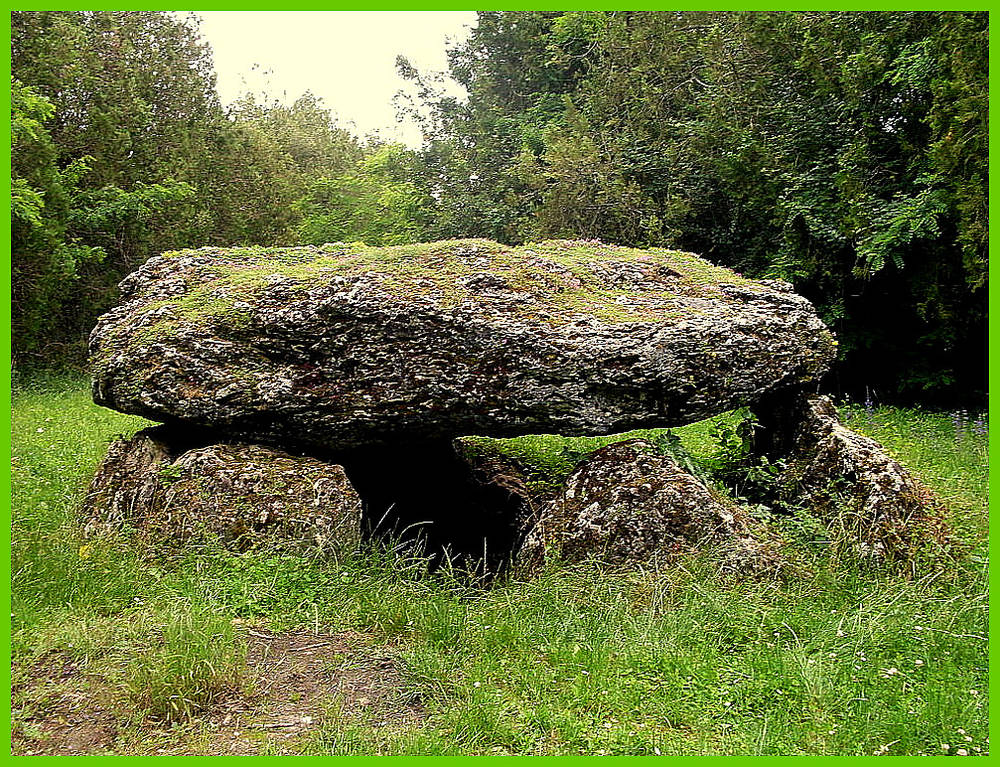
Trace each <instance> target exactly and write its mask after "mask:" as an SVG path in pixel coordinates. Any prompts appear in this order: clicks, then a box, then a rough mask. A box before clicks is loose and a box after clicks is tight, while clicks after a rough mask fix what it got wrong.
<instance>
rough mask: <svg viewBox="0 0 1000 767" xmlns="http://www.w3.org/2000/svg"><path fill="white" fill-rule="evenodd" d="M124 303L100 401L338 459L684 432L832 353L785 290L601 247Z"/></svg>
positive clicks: (211, 268) (171, 282)
mask: <svg viewBox="0 0 1000 767" xmlns="http://www.w3.org/2000/svg"><path fill="white" fill-rule="evenodd" d="M121 288H122V293H123V300H122V303H121V304H120V305H119V306H118V307H117V308H115V309H113V310H112V311H111V312H109V313H108V314H106V315H104V316H103V317H102V318H101V319H100V321H99V322H98V324H97V327H96V328H95V329H94V332H93V335H92V336H91V346H90V350H91V363H92V367H93V374H94V380H93V395H94V400H95V401H96V402H97V403H99V404H101V405H106V406H107V407H111V408H114V409H116V410H120V411H122V412H125V413H135V414H139V415H143V416H146V417H148V418H152V419H154V420H158V421H164V422H172V421H182V422H185V423H187V424H189V425H191V424H194V425H202V426H207V427H211V428H213V429H215V430H218V431H220V432H222V433H225V434H228V435H231V436H232V437H235V438H250V439H252V440H253V441H257V442H261V441H265V442H266V441H271V442H277V443H279V444H302V445H310V446H315V447H320V448H323V449H333V450H344V449H351V448H354V447H359V446H365V445H379V444H390V443H391V444H399V443H400V442H405V441H408V440H412V441H421V440H427V439H439V438H443V439H451V438H454V437H458V436H461V435H473V434H483V435H488V436H493V437H505V436H516V435H521V434H530V433H546V432H555V433H559V434H564V435H583V434H591V435H596V434H609V433H616V432H621V431H625V430H628V429H633V428H640V427H651V426H673V425H679V424H684V423H688V422H691V421H694V420H698V419H701V418H706V417H709V416H712V415H715V414H717V413H721V412H724V411H726V410H730V409H732V408H734V407H739V406H742V405H747V404H752V403H753V402H755V401H757V400H758V399H759V398H761V397H762V396H764V395H766V394H768V393H771V392H774V391H775V390H783V389H786V388H788V389H799V388H802V387H805V386H808V385H810V383H811V382H814V381H816V379H818V377H820V376H821V375H822V374H823V373H824V372H826V370H827V369H828V367H829V365H830V363H831V362H832V360H833V357H834V352H835V342H834V340H833V337H832V336H831V334H830V332H829V331H828V330H827V328H826V327H825V326H824V325H823V323H822V322H821V321H820V319H819V318H818V316H817V315H816V312H815V311H814V309H813V307H812V306H811V305H810V304H809V302H808V301H807V300H805V299H804V298H802V297H801V296H798V295H796V294H795V293H793V292H792V291H791V288H790V286H788V285H787V284H785V283H781V282H775V281H763V282H761V281H753V280H748V279H744V278H742V277H740V276H738V275H736V274H734V273H733V272H730V271H728V270H726V269H722V268H719V267H716V266H713V265H711V264H709V263H708V262H707V261H705V260H703V259H701V258H699V257H697V256H695V255H692V254H689V253H681V252H676V251H668V250H659V249H651V250H637V249H630V248H624V247H617V246H611V245H603V244H601V243H597V242H592V241H586V242H584V241H547V242H542V243H535V244H530V245H525V246H521V247H516V248H515V247H508V246H504V245H500V244H497V243H494V242H489V241H486V240H453V241H446V242H437V243H429V244H421V245H409V246H399V247H387V248H375V247H366V246H363V245H345V244H334V245H327V246H323V247H320V248H315V247H307V248H275V249H261V248H251V249H229V250H219V249H210V248H203V249H200V250H193V251H179V252H173V253H165V254H163V255H162V256H158V257H156V258H153V259H151V260H150V261H148V262H147V263H146V264H145V265H144V266H143V267H142V268H140V269H139V270H138V271H137V272H135V273H133V274H131V275H130V276H128V277H127V278H126V279H125V280H124V281H123V282H122V284H121Z"/></svg>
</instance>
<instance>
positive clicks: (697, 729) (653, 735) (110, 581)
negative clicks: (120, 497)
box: [12, 375, 988, 755]
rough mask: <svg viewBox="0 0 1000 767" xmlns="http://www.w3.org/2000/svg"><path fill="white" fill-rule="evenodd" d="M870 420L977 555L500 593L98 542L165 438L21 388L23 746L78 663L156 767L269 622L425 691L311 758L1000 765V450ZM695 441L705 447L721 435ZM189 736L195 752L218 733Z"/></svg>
mask: <svg viewBox="0 0 1000 767" xmlns="http://www.w3.org/2000/svg"><path fill="white" fill-rule="evenodd" d="M845 413H846V414H847V415H848V416H849V423H850V425H851V426H853V427H854V428H857V429H859V430H860V431H863V432H865V433H867V434H870V435H871V436H873V437H875V438H876V439H879V440H880V441H882V442H883V444H885V445H886V446H887V447H888V448H889V449H890V451H891V452H893V453H894V454H895V455H896V456H897V457H898V458H900V459H901V460H902V461H903V462H904V463H906V464H907V465H909V466H910V467H912V468H913V469H914V470H915V471H916V472H917V473H918V474H919V475H920V476H921V477H922V478H923V479H924V481H925V482H927V483H928V484H929V485H930V486H931V487H933V488H934V489H935V490H936V491H937V492H938V493H940V494H941V495H942V496H943V497H945V498H946V500H947V501H948V502H949V504H950V506H951V509H952V521H953V524H954V527H955V529H956V531H957V534H958V535H959V536H960V537H961V538H962V540H963V541H965V542H966V543H967V544H968V545H967V547H966V551H965V553H964V554H963V555H962V558H961V559H960V560H958V561H955V562H952V563H951V564H950V565H949V567H947V568H946V569H943V570H939V571H935V572H933V573H930V574H928V575H926V576H924V577H922V578H920V579H916V580H908V579H906V578H904V577H902V576H899V575H895V574H893V573H890V572H883V571H879V570H871V569H868V570H866V569H863V568H862V567H860V566H858V565H855V564H852V563H851V562H850V561H843V560H842V561H838V562H834V561H832V560H831V559H830V558H829V557H823V556H822V555H821V554H820V555H815V554H814V555H813V571H814V574H813V576H812V577H810V578H799V579H795V580H790V581H788V582H777V581H775V582H760V581H753V582H732V581H725V580H720V579H719V578H718V577H717V576H715V575H714V574H713V572H712V571H711V569H710V567H708V565H707V563H706V562H704V561H702V560H700V559H699V558H698V557H692V558H690V559H687V560H684V561H683V562H682V563H680V564H679V565H678V566H675V567H672V568H670V569H669V570H661V571H656V570H649V571H639V572H631V573H621V572H614V571H610V570H603V569H602V568H600V567H598V566H596V565H593V564H590V565H584V566H579V567H573V568H562V569H555V568H553V569H550V570H548V571H546V572H545V573H544V574H543V575H542V576H541V577H539V578H537V579H534V580H532V581H530V582H506V583H502V584H499V585H497V586H495V587H493V588H491V589H478V588H474V587H472V586H470V585H468V584H467V583H465V582H463V581H462V580H461V579H460V578H457V577H450V576H449V575H448V574H441V575H437V576H434V577H427V576H425V575H422V574H421V572H420V568H419V563H409V564H408V563H406V562H399V561H392V560H389V559H387V558H386V557H380V556H378V555H375V554H372V553H371V552H368V553H363V554H359V555H358V556H356V557H354V558H353V559H351V560H349V561H347V562H341V563H339V564H338V565H337V566H334V565H333V564H331V563H326V562H323V561H321V560H317V561H303V560H302V559H299V558H296V557H290V556H279V555H274V554H268V553H258V554H253V555H250V554H246V555H235V554H229V553H226V552H223V551H219V550H212V549H199V550H191V551H188V552H186V553H184V554H180V555H171V556H169V557H168V556H166V555H163V554H161V553H158V552H155V551H150V550H146V549H143V548H142V547H141V546H138V545H136V544H135V543H134V542H133V541H131V540H129V539H128V538H127V537H126V536H124V535H121V536H108V537H105V538H103V539H99V540H96V541H95V540H84V539H83V538H82V537H81V535H80V531H79V528H78V526H77V524H76V522H75V520H74V516H73V512H74V507H75V505H76V504H77V503H78V501H79V498H80V494H81V492H82V490H83V488H84V487H85V485H86V482H87V481H88V480H89V477H90V475H91V473H92V472H93V469H94V466H95V464H96V462H97V461H98V460H99V458H100V456H101V455H102V454H103V452H104V450H105V449H106V446H107V444H108V442H109V441H110V440H111V439H113V438H114V437H115V436H116V435H118V434H123V433H124V434H127V433H131V432H133V431H135V430H136V429H138V428H140V427H141V426H142V425H143V424H144V422H143V421H142V420H141V419H138V418H135V417H130V416H123V415H119V414H116V413H112V412H110V411H107V410H103V409H101V408H98V407H96V406H94V405H93V404H91V402H90V399H89V393H88V391H87V388H86V384H85V382H84V381H82V380H81V379H79V378H76V377H73V376H68V375H67V376H55V375H53V376H47V377H34V378H32V379H31V380H29V381H23V382H19V383H18V385H17V387H16V392H15V397H14V404H13V429H14V444H13V483H14V500H13V510H14V520H13V576H12V586H13V612H14V618H13V633H12V648H13V656H14V684H15V694H14V700H13V717H14V727H15V731H18V728H20V732H21V734H22V736H25V737H36V738H44V737H45V736H46V735H45V732H44V731H42V730H39V727H38V724H37V723H38V722H39V721H43V719H44V715H45V713H46V711H48V710H54V708H57V704H58V699H57V696H55V693H53V689H55V688H53V687H52V686H51V685H32V684H31V683H30V682H31V680H32V676H33V675H37V673H38V669H39V668H42V667H45V666H46V665H51V659H52V658H55V657H59V658H66V659H69V660H70V661H72V662H73V663H74V664H76V665H77V666H79V667H80V668H82V669H83V670H84V671H85V672H86V674H85V675H84V676H83V677H82V679H83V681H81V682H80V684H81V685H83V687H82V691H83V693H86V692H87V690H88V689H89V688H88V687H87V684H88V682H87V681H86V680H87V679H91V678H98V677H99V678H101V679H103V680H105V683H104V684H105V687H104V693H103V694H104V695H105V698H104V699H102V700H103V703H102V705H103V707H104V708H105V709H106V710H107V711H110V712H112V715H113V716H115V717H117V718H118V720H119V726H120V728H121V732H122V733H123V735H121V736H120V737H119V739H118V741H117V743H118V746H116V748H117V749H119V750H121V751H123V752H135V753H140V752H141V753H147V752H149V753H155V752H156V750H157V748H159V747H161V746H162V745H163V741H164V738H166V737H167V736H166V735H164V730H163V729H162V728H161V727H159V726H158V725H156V726H154V724H155V723H156V722H159V721H163V720H167V719H170V718H177V719H179V720H183V719H184V715H185V714H186V715H188V717H189V718H190V721H191V722H195V723H196V722H197V721H198V710H199V709H202V708H205V707H208V708H211V706H212V705H214V702H215V701H216V700H218V699H219V697H220V696H223V697H224V696H225V695H226V694H227V691H230V690H232V689H235V688H238V687H239V686H240V685H242V684H245V682H246V680H245V679H243V678H242V677H241V669H242V663H243V660H242V658H243V654H244V652H245V650H244V641H245V635H244V633H243V628H242V627H246V626H260V627H266V628H268V629H269V630H271V631H279V632H280V631H285V630H289V629H310V630H314V631H315V630H317V629H318V630H319V631H320V632H337V631H353V632H359V633H361V634H363V635H365V636H366V637H369V638H370V639H371V641H372V642H374V643H376V644H377V645H379V646H383V647H386V648H391V650H392V651H393V653H395V655H396V657H398V659H399V663H400V666H401V669H402V671H403V678H404V682H403V684H404V687H405V689H404V690H403V691H402V693H403V694H407V695H413V696H417V697H418V698H419V699H420V700H421V701H422V705H423V709H424V711H425V716H424V717H423V718H421V719H420V720H419V721H415V722H410V723H406V722H402V723H397V724H395V725H393V726H389V727H384V728H376V727H371V726H369V725H367V724H366V723H365V722H363V721H361V720H360V719H358V717H357V716H354V715H352V714H351V712H350V711H348V710H347V709H344V710H343V711H342V712H341V713H340V714H339V715H338V714H337V713H336V710H337V708H336V705H334V706H333V707H332V709H331V710H332V712H333V713H332V714H331V715H330V716H329V717H328V718H326V719H325V721H324V722H323V723H322V724H321V725H320V726H319V727H317V728H314V729H312V730H310V731H309V733H308V734H307V735H306V736H304V737H303V738H301V739H299V740H297V741H296V742H295V743H296V745H295V749H296V750H297V751H298V752H300V753H307V754H330V753H336V754H400V753H405V754H506V753H514V754H567V753H570V754H571V753H586V754H656V753H660V754H703V753H704V754H708V753H711V754H846V755H855V754H857V755H863V754H877V753H887V754H942V753H957V752H958V749H964V750H966V751H967V752H969V753H985V752H987V751H988V740H987V734H988V733H987V726H988V714H987V711H988V695H987V692H988V677H987V642H986V632H987V599H986V529H987V516H986V454H985V438H984V437H982V436H980V435H977V434H975V433H972V432H971V431H969V430H964V431H962V432H957V431H956V428H955V425H954V421H953V418H952V416H950V415H949V414H946V413H941V414H937V413H927V412H921V411H914V410H901V409H892V408H880V409H877V410H873V411H868V410H865V409H864V408H856V407H852V408H847V409H846V410H845ZM676 431H677V433H678V434H679V435H680V437H681V439H682V441H684V443H685V447H686V448H687V449H689V450H691V451H692V452H694V453H695V454H699V452H700V453H701V454H704V452H705V448H706V446H707V445H708V442H707V439H708V434H709V431H708V428H707V426H706V425H704V424H701V425H695V426H694V427H688V428H685V429H679V430H676ZM171 701H173V704H172V703H171ZM137 707H138V709H139V710H138V711H137V710H136V709H137ZM192 717H193V718H192ZM151 722H152V723H154V724H151ZM192 728H193V729H192ZM170 732H171V733H173V734H171V735H170V736H169V737H170V738H173V739H174V741H176V740H177V739H178V738H179V739H181V740H182V741H183V740H184V739H185V738H188V739H189V741H190V742H189V744H188V747H190V748H201V747H202V745H201V744H202V739H204V738H205V737H207V736H206V735H205V731H204V730H203V729H198V728H197V727H195V725H193V724H192V725H189V726H188V729H185V728H184V727H181V728H180V729H176V728H175V729H174V730H170ZM942 744H947V745H948V749H947V750H946V751H945V750H943V746H942ZM261 748H262V749H264V750H266V749H267V748H270V746H261Z"/></svg>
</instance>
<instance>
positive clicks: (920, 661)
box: [913, 658, 924, 666]
mask: <svg viewBox="0 0 1000 767" xmlns="http://www.w3.org/2000/svg"><path fill="white" fill-rule="evenodd" d="M913 665H914V666H923V665H924V662H923V661H922V660H920V658H917V659H916V660H915V661H913Z"/></svg>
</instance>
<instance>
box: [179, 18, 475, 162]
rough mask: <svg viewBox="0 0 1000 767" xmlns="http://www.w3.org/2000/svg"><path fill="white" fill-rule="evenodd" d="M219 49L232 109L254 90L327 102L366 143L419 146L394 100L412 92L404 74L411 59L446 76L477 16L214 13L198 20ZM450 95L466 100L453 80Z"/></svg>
mask: <svg viewBox="0 0 1000 767" xmlns="http://www.w3.org/2000/svg"><path fill="white" fill-rule="evenodd" d="M196 15H197V16H199V17H201V20H202V22H201V33H202V36H203V38H204V39H205V40H206V41H207V42H208V43H209V44H210V45H211V46H212V50H213V52H214V56H215V70H216V74H217V77H218V90H219V97H220V98H221V99H222V103H223V104H224V105H228V104H230V103H232V102H233V101H234V100H235V99H236V98H237V97H238V96H240V95H241V94H243V93H246V92H247V91H250V92H252V93H257V94H259V93H261V92H266V93H268V94H269V95H270V96H272V97H274V98H278V99H280V100H282V101H283V102H285V103H286V104H289V105H290V104H292V102H294V101H295V99H296V98H298V97H299V96H300V95H302V94H303V93H304V92H305V91H307V90H308V91H312V93H313V94H315V95H316V96H319V97H320V98H321V99H322V100H323V103H324V105H325V106H326V107H327V108H328V109H331V110H332V111H333V112H334V114H335V115H336V117H337V121H338V123H339V124H340V125H341V126H343V127H346V128H348V129H349V130H351V131H352V132H353V133H355V134H356V135H358V136H365V135H367V134H369V133H372V132H378V134H379V135H380V137H381V138H382V139H384V140H389V141H401V142H403V143H405V144H407V145H409V146H411V147H417V146H419V145H420V140H421V136H420V130H419V128H418V127H417V125H416V123H415V122H413V121H412V120H410V121H406V122H404V123H399V122H398V121H397V119H396V110H395V108H394V106H393V96H394V95H395V94H396V92H397V91H399V90H400V89H402V88H405V87H406V85H407V83H406V81H405V80H403V79H401V78H400V77H399V75H397V74H396V56H397V55H399V54H402V55H404V56H406V57H407V58H408V59H409V60H410V62H411V63H412V64H413V65H414V66H415V67H416V68H417V69H418V70H419V71H421V72H426V71H436V72H444V71H446V70H447V67H448V62H447V58H446V56H445V49H446V44H447V43H448V42H449V41H456V40H457V41H461V40H463V39H465V36H466V35H467V34H468V32H469V29H470V28H471V27H472V26H474V25H475V22H476V14H475V13H474V12H445V11H409V12H396V11H368V12H362V11H322V12H312V11H309V12H306V11H298V12H271V11H214V12H207V11H204V12H199V13H197V14H196ZM446 92H447V93H449V94H452V95H456V96H463V95H464V91H463V89H462V87H461V86H460V85H458V84H457V83H455V82H454V81H451V80H449V81H448V90H447V91H446Z"/></svg>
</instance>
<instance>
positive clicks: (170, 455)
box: [82, 427, 361, 554]
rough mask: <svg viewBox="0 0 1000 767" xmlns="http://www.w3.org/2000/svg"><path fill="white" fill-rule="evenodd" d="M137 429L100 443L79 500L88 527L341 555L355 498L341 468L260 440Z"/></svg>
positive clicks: (356, 519)
mask: <svg viewBox="0 0 1000 767" xmlns="http://www.w3.org/2000/svg"><path fill="white" fill-rule="evenodd" d="M173 434H176V432H174V431H172V430H170V429H166V428H164V427H154V428H152V429H146V430H143V431H141V432H139V433H138V434H136V435H135V436H134V437H132V438H131V439H128V440H118V441H117V442H115V443H113V444H112V445H111V447H110V448H109V450H108V453H107V456H106V457H105V459H104V461H103V462H102V463H101V466H100V467H99V468H98V470H97V473H96V475H95V477H94V479H93V481H92V483H91V486H90V489H89V491H88V492H87V495H86V499H85V502H84V505H83V508H82V515H83V518H84V520H85V523H86V529H87V530H88V531H89V532H91V533H93V532H96V531H99V530H101V529H104V528H109V527H119V526H122V525H126V526H129V527H132V528H135V529H136V530H137V531H139V532H140V534H141V535H143V536H145V537H147V538H149V539H153V540H157V541H161V542H171V543H176V544H186V543H190V542H197V541H201V542H207V541H211V542H213V543H218V544H221V545H223V546H225V547H227V548H231V549H235V550H245V549H248V548H260V547H264V546H266V547H270V548H277V549H282V550H297V551H307V550H309V551H322V552H324V553H339V554H346V553H348V552H350V551H353V550H354V549H355V548H356V547H357V545H358V543H359V537H360V519H361V500H360V498H359V497H358V495H357V493H356V492H355V491H354V488H353V487H352V486H351V484H350V482H349V481H348V479H347V476H346V475H345V473H344V470H343V468H342V467H340V466H337V465H335V464H330V463H327V462H324V461H320V460H317V459H315V458H309V457H302V456H296V455H291V454H289V453H286V452H283V451H280V450H275V449H273V448H269V447H263V446H260V445H242V444H211V445H203V446H200V447H194V448H189V446H187V445H184V444H183V443H180V442H178V440H177V438H176V437H175V436H172V435H173Z"/></svg>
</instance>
